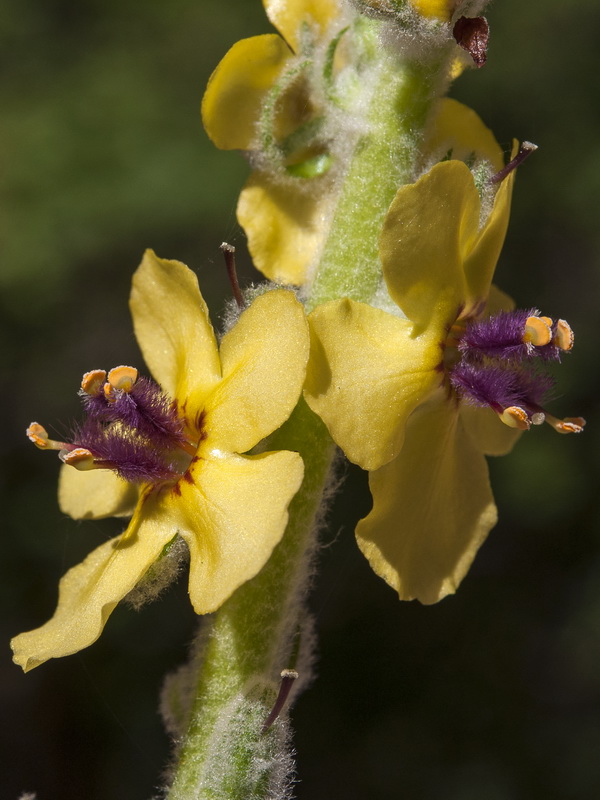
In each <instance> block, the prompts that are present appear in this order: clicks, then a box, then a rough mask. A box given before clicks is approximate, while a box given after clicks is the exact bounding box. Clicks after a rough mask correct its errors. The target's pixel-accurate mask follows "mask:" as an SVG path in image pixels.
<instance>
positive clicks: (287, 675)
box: [261, 669, 298, 733]
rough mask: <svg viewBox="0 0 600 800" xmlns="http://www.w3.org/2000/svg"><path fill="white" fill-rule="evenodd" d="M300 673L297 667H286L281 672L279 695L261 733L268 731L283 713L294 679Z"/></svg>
mask: <svg viewBox="0 0 600 800" xmlns="http://www.w3.org/2000/svg"><path fill="white" fill-rule="evenodd" d="M297 678H298V673H297V672H296V670H295V669H284V670H282V672H281V684H280V685H279V694H278V695H277V699H276V700H275V703H274V705H273V708H272V709H271V711H270V713H269V716H268V717H267V718H266V720H265V721H264V724H263V726H262V730H261V733H266V732H267V731H268V730H269V728H270V727H271V725H272V724H273V723H274V722H275V720H276V719H277V717H278V716H279V715H280V714H281V711H282V709H283V707H284V705H285V701H286V700H287V699H288V695H289V693H290V690H291V688H292V686H293V684H294V681H295V680H297Z"/></svg>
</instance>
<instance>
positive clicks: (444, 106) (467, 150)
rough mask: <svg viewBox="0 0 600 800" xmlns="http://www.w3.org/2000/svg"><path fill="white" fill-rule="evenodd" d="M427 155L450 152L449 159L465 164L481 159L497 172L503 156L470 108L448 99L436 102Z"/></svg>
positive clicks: (491, 136)
mask: <svg viewBox="0 0 600 800" xmlns="http://www.w3.org/2000/svg"><path fill="white" fill-rule="evenodd" d="M426 147H427V150H428V151H429V152H436V151H438V152H439V151H448V150H451V151H452V152H451V158H453V159H456V160H458V161H467V160H468V159H470V158H472V157H473V156H475V158H484V159H486V160H487V161H489V162H491V164H492V166H493V168H494V169H495V170H496V172H498V170H500V169H502V167H503V166H504V155H503V153H502V149H501V147H500V145H499V144H498V142H497V141H496V137H495V136H494V134H493V133H492V131H491V130H490V128H488V127H487V125H484V123H483V121H482V119H481V117H480V116H479V115H478V114H476V113H475V111H473V109H471V108H469V107H468V106H465V105H464V104H463V103H459V102H458V100H452V99H451V98H449V97H446V98H443V99H442V100H440V102H439V105H438V109H437V113H436V116H435V119H434V121H433V125H432V127H431V133H430V135H429V137H428V140H427V145H426Z"/></svg>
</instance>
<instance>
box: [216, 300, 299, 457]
mask: <svg viewBox="0 0 600 800" xmlns="http://www.w3.org/2000/svg"><path fill="white" fill-rule="evenodd" d="M308 351H309V334H308V323H307V321H306V316H305V314H304V307H303V306H302V304H301V303H300V302H299V301H298V300H297V299H296V296H295V294H294V293H293V292H292V291H288V290H286V289H278V290H275V291H271V292H267V293H266V294H263V295H261V296H260V297H258V298H256V300H255V301H254V302H253V303H252V305H251V306H250V307H249V308H248V309H247V310H246V311H244V313H243V314H242V315H241V316H240V318H239V320H238V322H237V323H236V324H235V325H234V327H233V328H232V329H231V330H230V331H229V332H228V333H227V334H226V335H225V336H224V337H223V340H222V342H221V349H220V354H221V364H222V368H223V380H222V381H221V382H220V383H219V385H218V386H217V387H216V388H215V390H214V392H213V393H212V394H211V395H210V397H209V398H207V401H206V412H207V415H206V430H207V435H208V446H210V448H211V449H212V448H215V447H216V448H219V449H222V450H225V451H228V452H234V453H244V452H246V451H247V450H250V448H251V447H254V445H255V444H257V443H258V442H259V441H260V440H261V439H263V438H264V437H265V436H268V435H269V434H270V433H272V432H273V431H274V430H276V429H277V428H279V426H280V425H282V424H283V422H285V420H286V419H287V418H288V417H289V415H290V414H291V412H292V410H293V408H294V406H295V405H296V403H297V402H298V398H299V396H300V392H301V391H302V384H303V383H304V376H305V372H306V362H307V360H308Z"/></svg>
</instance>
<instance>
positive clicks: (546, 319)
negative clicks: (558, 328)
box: [540, 317, 554, 328]
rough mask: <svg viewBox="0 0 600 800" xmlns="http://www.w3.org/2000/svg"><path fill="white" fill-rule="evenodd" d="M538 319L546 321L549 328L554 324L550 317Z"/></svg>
mask: <svg viewBox="0 0 600 800" xmlns="http://www.w3.org/2000/svg"><path fill="white" fill-rule="evenodd" d="M540 319H541V320H542V321H543V322H545V323H546V325H547V326H548V327H549V328H551V327H552V326H553V325H554V322H553V321H552V320H551V319H550V317H540Z"/></svg>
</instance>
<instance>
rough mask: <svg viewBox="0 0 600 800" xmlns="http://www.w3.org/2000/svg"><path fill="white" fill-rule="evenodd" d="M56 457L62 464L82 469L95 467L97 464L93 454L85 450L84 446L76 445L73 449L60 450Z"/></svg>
mask: <svg viewBox="0 0 600 800" xmlns="http://www.w3.org/2000/svg"><path fill="white" fill-rule="evenodd" d="M58 457H59V458H60V460H61V461H62V462H63V464H68V465H69V466H70V467H75V469H79V470H82V471H86V470H88V469H96V468H97V467H98V466H99V465H98V464H96V462H95V460H94V456H93V454H92V453H91V452H90V451H89V450H86V448H85V447H76V448H75V449H74V450H61V451H60V453H59V454H58Z"/></svg>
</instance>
